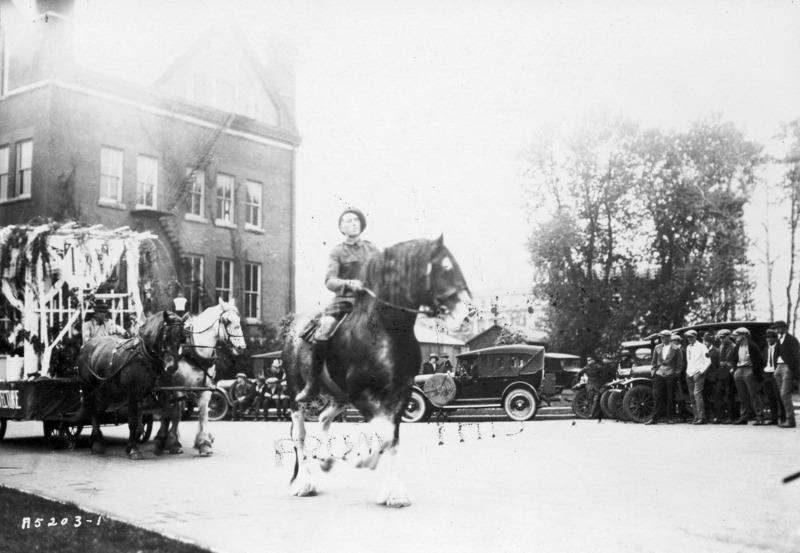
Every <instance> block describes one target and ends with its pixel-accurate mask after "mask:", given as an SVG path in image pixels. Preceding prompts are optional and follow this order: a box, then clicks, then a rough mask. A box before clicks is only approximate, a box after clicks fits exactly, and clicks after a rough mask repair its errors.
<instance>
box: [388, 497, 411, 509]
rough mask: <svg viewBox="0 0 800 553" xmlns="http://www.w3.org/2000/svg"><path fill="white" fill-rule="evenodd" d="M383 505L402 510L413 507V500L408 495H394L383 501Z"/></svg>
mask: <svg viewBox="0 0 800 553" xmlns="http://www.w3.org/2000/svg"><path fill="white" fill-rule="evenodd" d="M381 504H382V505H386V506H387V507H393V508H395V509H400V508H402V507H408V506H409V505H411V499H410V498H409V497H408V496H407V495H400V496H394V495H392V496H390V497H387V498H386V499H385V500H383V501H382V502H381Z"/></svg>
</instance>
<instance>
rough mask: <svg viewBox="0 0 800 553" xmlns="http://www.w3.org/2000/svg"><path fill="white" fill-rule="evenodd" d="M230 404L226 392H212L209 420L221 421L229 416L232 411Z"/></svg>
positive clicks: (209, 401) (209, 404)
mask: <svg viewBox="0 0 800 553" xmlns="http://www.w3.org/2000/svg"><path fill="white" fill-rule="evenodd" d="M230 408H231V406H230V404H229V403H228V399H227V398H226V397H225V394H223V393H222V392H220V391H219V390H214V391H213V392H211V399H209V400H208V420H210V421H221V420H222V419H224V418H225V417H227V416H228V411H230Z"/></svg>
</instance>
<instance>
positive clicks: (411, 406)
mask: <svg viewBox="0 0 800 553" xmlns="http://www.w3.org/2000/svg"><path fill="white" fill-rule="evenodd" d="M430 416H431V409H430V408H429V407H428V403H427V402H426V401H425V396H423V395H422V394H421V393H419V392H418V391H417V390H411V397H409V398H408V403H407V404H406V410H405V411H403V422H423V421H426V420H428V419H429V418H430Z"/></svg>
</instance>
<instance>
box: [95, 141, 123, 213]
mask: <svg viewBox="0 0 800 553" xmlns="http://www.w3.org/2000/svg"><path fill="white" fill-rule="evenodd" d="M115 154H118V155H119V158H118V159H113V157H112V156H114V155H115ZM124 161H125V152H124V151H123V150H120V149H119V148H110V147H108V146H102V147H101V148H100V201H101V202H111V203H122V170H123V169H122V168H123V164H124ZM111 179H116V181H117V182H116V193H114V194H108V192H109V191H110V190H111V188H110V184H111V182H110V181H111Z"/></svg>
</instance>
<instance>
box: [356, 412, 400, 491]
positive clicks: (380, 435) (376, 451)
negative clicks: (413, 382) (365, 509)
mask: <svg viewBox="0 0 800 553" xmlns="http://www.w3.org/2000/svg"><path fill="white" fill-rule="evenodd" d="M367 430H368V433H367V435H366V440H367V443H368V444H369V452H368V454H367V455H366V456H365V457H364V458H363V459H361V460H360V461H359V462H358V464H357V466H358V467H367V468H370V469H375V468H376V467H377V466H378V461H379V460H380V457H381V456H383V457H385V458H386V459H385V461H384V462H383V469H382V470H383V471H384V481H383V484H382V486H381V491H380V496H379V498H378V503H380V504H382V505H386V506H387V507H407V506H409V505H411V497H410V496H409V494H408V491H406V488H405V486H403V485H402V483H401V482H400V479H399V478H398V475H397V451H398V446H399V442H400V420H399V417H393V418H390V417H389V416H387V415H385V414H378V415H376V416H375V418H374V419H372V421H370V422H369V424H368V425H367ZM375 441H377V444H376V443H375Z"/></svg>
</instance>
